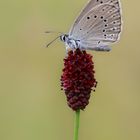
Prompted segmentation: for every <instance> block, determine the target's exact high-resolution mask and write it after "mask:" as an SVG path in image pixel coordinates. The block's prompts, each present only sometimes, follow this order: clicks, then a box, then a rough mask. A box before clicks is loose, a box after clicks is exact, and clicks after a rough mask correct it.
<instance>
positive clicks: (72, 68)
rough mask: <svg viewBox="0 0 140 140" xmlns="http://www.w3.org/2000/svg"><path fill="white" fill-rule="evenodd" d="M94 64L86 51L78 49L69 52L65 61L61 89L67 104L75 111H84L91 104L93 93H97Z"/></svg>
mask: <svg viewBox="0 0 140 140" xmlns="http://www.w3.org/2000/svg"><path fill="white" fill-rule="evenodd" d="M94 76H95V71H94V63H93V61H92V56H91V55H90V54H88V53H87V52H86V51H83V50H80V49H76V50H71V51H69V52H68V55H67V56H66V57H65V59H64V69H63V73H62V76H61V87H62V89H63V90H64V91H65V95H66V98H67V103H68V106H69V107H70V108H72V109H73V110H74V111H77V110H80V109H81V110H83V109H85V107H86V106H87V105H88V104H89V99H90V94H91V91H92V90H93V91H95V88H96V86H97V81H96V79H95V77H94Z"/></svg>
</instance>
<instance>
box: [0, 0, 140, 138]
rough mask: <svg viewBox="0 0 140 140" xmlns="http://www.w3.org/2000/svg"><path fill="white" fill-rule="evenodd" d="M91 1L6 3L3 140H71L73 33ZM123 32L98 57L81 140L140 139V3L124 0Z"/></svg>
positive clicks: (1, 67) (0, 102) (1, 13)
mask: <svg viewBox="0 0 140 140" xmlns="http://www.w3.org/2000/svg"><path fill="white" fill-rule="evenodd" d="M86 2H87V0H77V1H75V0H58V1H57V0H39V1H34V0H24V1H23V0H0V140H72V138H73V125H74V124H73V122H74V115H75V114H74V112H73V111H72V110H71V109H70V108H68V107H67V104H66V99H65V96H64V93H63V91H61V90H60V80H59V79H60V75H61V71H62V68H63V58H64V57H65V47H64V44H63V43H62V42H60V41H57V42H55V43H54V44H52V45H51V46H50V47H49V48H45V45H46V44H47V43H48V42H49V41H51V40H52V39H54V37H56V34H50V35H47V34H45V33H44V32H45V31H47V30H53V31H62V32H68V30H69V29H70V26H71V25H72V23H73V21H74V19H75V18H76V16H77V15H78V13H79V11H80V10H81V8H82V7H83V6H84V5H85V4H86ZM121 2H122V8H123V10H122V11H123V24H124V25H123V33H122V35H121V40H120V42H118V43H117V44H114V45H113V49H112V51H111V52H109V53H101V52H99V53H97V52H92V51H89V53H91V54H92V55H93V56H94V63H95V69H96V79H97V81H98V82H99V83H98V87H97V89H96V92H95V93H94V94H92V97H91V99H90V104H89V106H88V107H87V108H86V110H85V111H82V112H81V118H80V119H81V120H80V121H81V124H80V132H79V133H80V138H79V140H132V139H134V140H139V139H140V38H139V37H140V26H139V25H140V16H139V13H140V8H139V5H140V1H138V0H135V1H128V0H121Z"/></svg>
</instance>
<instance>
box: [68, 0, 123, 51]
mask: <svg viewBox="0 0 140 140" xmlns="http://www.w3.org/2000/svg"><path fill="white" fill-rule="evenodd" d="M120 32H121V12H120V5H119V2H118V0H102V1H101V0H100V1H99V0H91V1H90V2H89V3H88V4H87V6H86V7H85V8H84V9H83V11H82V12H81V14H80V15H79V17H78V18H77V19H76V21H75V22H74V25H73V27H72V29H71V30H70V33H69V35H70V37H72V38H73V39H75V40H80V42H81V48H84V49H93V50H97V51H108V50H110V49H109V48H108V47H107V45H108V44H111V43H113V42H116V41H117V40H118V38H119V34H120Z"/></svg>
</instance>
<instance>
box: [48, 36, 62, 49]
mask: <svg viewBox="0 0 140 140" xmlns="http://www.w3.org/2000/svg"><path fill="white" fill-rule="evenodd" d="M60 36H61V35H59V36H57V37H56V38H55V39H53V40H52V41H51V42H50V43H48V44H47V45H46V47H49V46H50V45H51V44H52V43H53V42H55V41H56V40H57V39H58V38H59V37H60Z"/></svg>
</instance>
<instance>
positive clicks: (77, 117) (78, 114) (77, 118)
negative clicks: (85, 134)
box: [74, 109, 80, 140]
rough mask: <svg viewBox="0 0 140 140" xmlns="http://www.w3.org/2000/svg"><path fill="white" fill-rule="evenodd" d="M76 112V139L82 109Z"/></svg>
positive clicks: (76, 137)
mask: <svg viewBox="0 0 140 140" xmlns="http://www.w3.org/2000/svg"><path fill="white" fill-rule="evenodd" d="M75 113H76V116H75V126H74V140H78V130H79V120H80V109H79V110H77V111H76V112H75Z"/></svg>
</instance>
